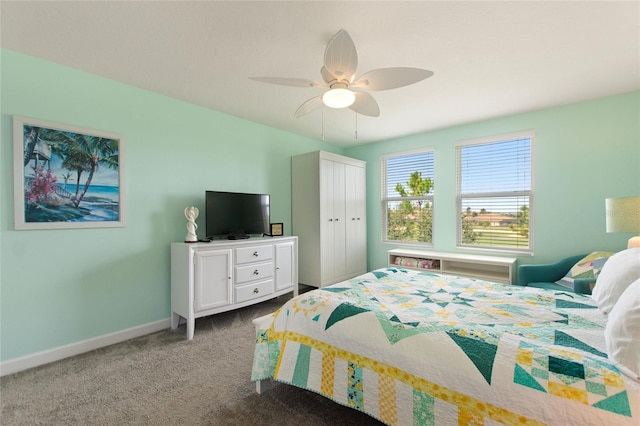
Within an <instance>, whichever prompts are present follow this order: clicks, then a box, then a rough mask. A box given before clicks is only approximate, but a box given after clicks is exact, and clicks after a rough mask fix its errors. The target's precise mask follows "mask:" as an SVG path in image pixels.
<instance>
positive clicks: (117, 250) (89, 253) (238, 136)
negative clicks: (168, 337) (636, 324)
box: [0, 50, 640, 361]
mask: <svg viewBox="0 0 640 426" xmlns="http://www.w3.org/2000/svg"><path fill="white" fill-rule="evenodd" d="M0 61H1V62H0V64H1V75H0V78H1V86H0V90H1V91H0V98H1V99H0V100H1V103H0V112H1V116H0V137H1V140H2V146H1V148H0V190H1V193H0V200H1V209H0V233H1V238H0V310H1V311H0V323H1V325H0V360H3V361H4V360H9V359H13V358H16V357H20V356H24V355H29V354H33V353H36V352H39V351H43V350H47V349H52V348H57V347H60V346H62V345H66V344H70V343H75V342H78V341H82V340H85V339H89V338H92V337H96V336H101V335H104V334H106V333H111V332H115V331H120V330H123V329H127V328H130V327H135V326H138V325H143V324H147V323H150V322H154V321H158V320H163V319H167V318H168V317H169V313H170V306H169V305H170V303H169V291H170V290H169V286H170V283H169V243H170V242H171V241H180V240H182V239H183V238H184V235H185V234H186V221H185V219H184V216H183V213H182V211H183V209H184V207H186V206H190V205H195V206H197V207H199V208H201V210H203V207H204V205H203V202H204V200H203V198H204V191H205V190H206V189H222V190H233V191H255V192H269V193H271V195H272V199H273V206H272V207H273V208H272V214H273V220H274V221H282V222H284V223H285V224H286V230H287V232H290V224H291V213H290V212H291V191H290V186H291V175H290V157H291V156H292V155H296V154H299V153H302V152H307V151H314V150H317V149H325V150H328V151H332V152H336V153H341V154H345V155H351V156H353V157H356V158H360V159H363V160H366V161H367V163H368V166H367V185H368V194H367V195H368V201H367V203H368V207H367V214H368V237H369V267H370V268H374V267H379V266H383V265H384V264H385V260H386V256H385V252H386V250H387V249H389V248H391V246H386V245H384V244H382V243H381V236H380V217H381V211H380V155H381V154H384V153H390V152H401V151H406V150H411V149H416V148H420V147H433V148H435V149H436V170H435V173H436V176H435V182H436V185H437V187H436V188H437V192H436V203H437V204H436V205H437V207H436V216H435V232H434V242H435V249H437V250H443V251H455V175H454V171H455V159H454V144H455V142H456V141H458V140H464V139H470V138H477V137H482V136H488V135H496V134H503V133H509V132H513V131H519V130H526V129H534V130H536V132H537V138H536V142H535V146H534V163H535V171H534V173H535V174H534V182H535V200H534V202H535V216H534V217H533V221H534V225H535V235H536V240H535V242H536V247H535V256H534V257H532V258H523V259H521V261H522V262H533V261H546V260H550V259H555V258H557V257H559V256H563V255H568V254H573V253H576V252H587V251H590V250H594V249H608V250H619V249H621V248H623V247H624V245H625V244H626V240H627V239H628V238H629V236H630V235H617V234H606V233H605V232H604V199H605V198H606V197H611V196H627V195H640V171H639V170H640V129H639V124H638V123H639V120H638V118H639V117H640V106H639V105H640V93H638V92H636V93H632V94H627V95H620V96H615V97H611V98H605V99H600V100H596V101H591V102H583V103H579V104H574V105H569V106H566V107H561V108H554V109H548V110H543V111H538V112H532V113H526V114H520V115H514V116H511V117H506V118H500V119H495V120H488V121H484V122H480V123H472V124H468V125H464V126H458V127H454V128H449V129H443V130H438V131H433V132H428V133H423V134H419V135H415V136H411V137H405V138H400V139H395V140H390V141H385V142H381V143H377V144H369V145H365V146H362V147H356V148H352V149H347V150H342V149H339V148H336V147H333V146H331V145H328V144H323V143H321V142H319V141H316V140H312V139H307V138H303V137H301V136H297V135H293V134H290V133H286V132H283V131H279V130H276V129H273V128H269V127H266V126H262V125H259V124H256V123H252V122H248V121H245V120H241V119H239V118H235V117H231V116H228V115H224V114H221V113H216V112H214V111H210V110H207V109H204V108H200V107H197V106H195V105H191V104H188V103H184V102H180V101H177V100H175V99H171V98H167V97H164V96H161V95H158V94H155V93H151V92H148V91H144V90H140V89H136V88H132V87H129V86H125V85H122V84H119V83H116V82H113V81H111V80H107V79H104V78H101V77H98V76H95V75H90V74H86V73H82V72H78V71H75V70H71V69H69V68H65V67H61V66H58V65H55V64H52V63H49V62H46V61H42V60H38V59H34V58H31V57H28V56H25V55H21V54H17V53H15V52H11V51H7V50H2V51H1V55H0ZM13 115H23V116H27V117H33V118H38V119H42V120H47V121H54V122H59V123H67V124H72V125H75V126H80V127H86V128H92V129H98V130H103V131H109V132H113V133H119V134H121V135H123V136H124V137H125V144H126V158H125V160H126V185H127V199H126V202H127V226H126V227H124V228H104V229H99V228H96V229H72V230H42V231H35V230H34V231H14V230H13V140H12V130H11V117H12V116H13ZM425 119H428V117H426V118H425ZM248 154H250V155H248ZM198 224H199V225H200V229H199V231H200V232H199V235H201V232H202V231H203V230H204V223H203V222H202V217H200V219H199V220H198ZM563 235H564V236H563Z"/></svg>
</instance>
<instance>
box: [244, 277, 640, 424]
mask: <svg viewBox="0 0 640 426" xmlns="http://www.w3.org/2000/svg"><path fill="white" fill-rule="evenodd" d="M254 323H255V324H256V328H257V341H256V348H255V354H254V365H253V371H252V379H253V380H264V379H268V378H273V379H275V380H277V381H280V382H284V383H288V384H291V385H294V386H298V387H300V388H304V389H308V390H311V391H314V392H317V393H319V394H321V395H324V396H325V397H327V398H330V399H332V400H334V401H336V402H338V403H340V404H343V405H346V406H349V407H352V408H354V409H357V410H361V411H363V412H365V413H367V414H369V415H370V416H372V417H374V418H376V419H378V420H380V421H382V422H383V423H386V424H388V425H451V424H485V425H490V424H510V425H511V424H534V425H541V424H555V425H569V424H576V425H578V424H579V425H588V424H594V425H600V426H601V425H636V426H637V425H638V424H640V384H639V383H638V382H636V381H634V380H633V379H631V378H629V377H627V376H625V375H623V374H622V373H621V372H620V371H619V370H618V369H617V368H616V366H615V365H614V364H613V363H611V362H610V361H609V360H608V359H607V355H606V353H605V342H604V335H603V332H604V325H605V317H604V316H603V315H602V314H601V313H600V311H599V310H598V309H597V307H596V304H595V302H593V301H592V300H591V298H589V297H588V296H584V295H580V294H575V293H572V292H563V291H552V290H543V289H535V288H527V287H521V286H511V285H504V284H497V283H491V282H487V281H480V280H473V279H468V278H461V277H454V276H446V275H439V274H434V273H431V272H419V271H408V270H404V269H396V268H384V269H379V270H376V271H373V272H370V273H367V274H365V275H362V276H360V277H357V278H354V279H351V280H348V281H345V282H342V283H338V284H334V285H332V286H329V287H324V288H321V289H317V290H313V291H310V292H308V293H305V294H302V295H300V296H298V297H296V298H293V299H291V300H289V301H288V302H287V303H286V304H284V305H283V306H282V307H281V308H280V309H279V310H278V311H276V312H275V313H273V314H272V315H268V316H265V317H262V318H258V319H256V320H255V321H254Z"/></svg>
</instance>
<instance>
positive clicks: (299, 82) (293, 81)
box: [249, 77, 326, 87]
mask: <svg viewBox="0 0 640 426" xmlns="http://www.w3.org/2000/svg"><path fill="white" fill-rule="evenodd" d="M249 78H250V79H251V80H255V81H261V82H263V83H271V84H278V85H280V86H294V87H326V85H325V84H322V83H318V82H316V81H312V80H307V79H305V78H287V77H249Z"/></svg>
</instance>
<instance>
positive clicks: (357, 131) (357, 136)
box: [356, 108, 358, 140]
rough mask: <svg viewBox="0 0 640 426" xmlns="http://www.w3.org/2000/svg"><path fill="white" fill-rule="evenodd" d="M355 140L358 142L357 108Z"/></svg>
mask: <svg viewBox="0 0 640 426" xmlns="http://www.w3.org/2000/svg"><path fill="white" fill-rule="evenodd" d="M356 140H358V108H356Z"/></svg>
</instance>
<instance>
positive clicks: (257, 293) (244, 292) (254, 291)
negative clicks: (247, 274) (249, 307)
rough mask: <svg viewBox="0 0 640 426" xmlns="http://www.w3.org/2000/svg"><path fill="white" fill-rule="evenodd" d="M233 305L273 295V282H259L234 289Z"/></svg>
mask: <svg viewBox="0 0 640 426" xmlns="http://www.w3.org/2000/svg"><path fill="white" fill-rule="evenodd" d="M235 291H236V295H235V296H236V300H235V303H240V302H245V301H247V300H251V299H256V298H258V297H262V296H266V295H269V294H271V293H273V280H267V281H260V282H257V283H254V284H248V285H243V286H240V287H236V289H235Z"/></svg>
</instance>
